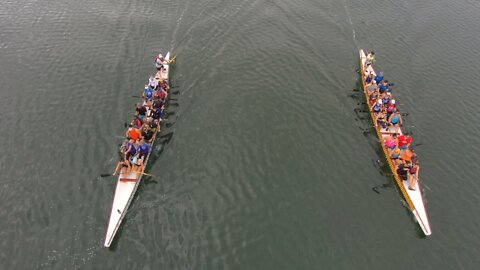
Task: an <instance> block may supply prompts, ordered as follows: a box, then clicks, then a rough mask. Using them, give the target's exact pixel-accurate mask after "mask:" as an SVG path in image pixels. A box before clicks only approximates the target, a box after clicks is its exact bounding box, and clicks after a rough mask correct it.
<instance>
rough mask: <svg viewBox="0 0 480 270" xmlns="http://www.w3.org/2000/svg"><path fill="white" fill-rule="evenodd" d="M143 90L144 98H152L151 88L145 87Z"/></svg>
mask: <svg viewBox="0 0 480 270" xmlns="http://www.w3.org/2000/svg"><path fill="white" fill-rule="evenodd" d="M143 91H144V92H145V97H146V98H152V97H153V89H152V88H150V87H149V88H147V89H145V90H143Z"/></svg>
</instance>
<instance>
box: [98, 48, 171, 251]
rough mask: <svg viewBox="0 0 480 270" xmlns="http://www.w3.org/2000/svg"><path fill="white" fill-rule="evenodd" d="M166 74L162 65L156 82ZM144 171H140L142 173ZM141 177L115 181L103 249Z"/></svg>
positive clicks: (126, 176) (135, 175)
mask: <svg viewBox="0 0 480 270" xmlns="http://www.w3.org/2000/svg"><path fill="white" fill-rule="evenodd" d="M169 58H170V53H167V54H166V56H165V60H167V62H168V60H169ZM168 72H169V65H168V64H167V65H164V69H163V70H162V71H161V72H160V71H159V72H158V73H157V74H156V79H157V80H168ZM156 136H157V132H155V134H154V137H153V139H152V145H151V147H150V152H149V153H148V155H147V158H146V159H145V162H144V167H143V170H145V168H146V167H147V163H148V159H149V158H150V154H151V153H152V150H153V144H154V143H155V139H156ZM143 172H144V171H142V173H143ZM142 175H143V174H139V173H135V172H130V173H125V174H124V173H120V175H119V176H118V180H117V188H116V190H115V197H114V198H113V205H112V211H111V213H110V222H109V223H108V229H107V235H106V236H105V243H104V245H105V247H109V246H110V245H111V244H112V241H113V239H114V238H115V234H116V233H117V231H118V228H119V227H120V225H121V224H122V220H123V218H124V217H125V214H126V213H127V210H128V207H129V206H130V203H131V202H132V199H133V197H134V196H135V192H136V191H137V188H138V186H139V184H140V181H141V180H142Z"/></svg>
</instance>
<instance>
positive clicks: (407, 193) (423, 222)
mask: <svg viewBox="0 0 480 270" xmlns="http://www.w3.org/2000/svg"><path fill="white" fill-rule="evenodd" d="M365 62H366V55H365V52H364V51H363V50H360V74H361V76H362V87H363V92H364V94H365V100H366V103H367V106H368V108H369V110H370V116H371V118H372V121H373V124H374V126H375V131H376V133H377V136H378V138H379V139H380V142H381V145H382V150H383V153H384V154H385V157H386V159H387V162H388V166H389V167H390V170H391V171H392V174H393V176H394V178H395V182H396V183H397V185H398V187H399V189H400V191H401V193H402V195H403V197H404V198H405V201H406V202H407V205H408V208H409V209H410V211H412V213H413V215H414V216H415V219H416V220H417V222H418V225H420V227H421V228H422V231H423V233H424V234H425V235H431V234H432V231H431V229H430V222H429V221H428V217H427V212H426V210H425V205H424V204H423V197H422V189H421V187H420V181H417V182H416V184H415V190H410V189H408V181H402V180H401V179H400V177H399V176H398V174H397V168H396V166H395V164H394V163H393V162H392V160H391V159H390V157H389V155H388V151H387V148H386V146H385V144H384V143H383V141H384V140H385V139H387V138H388V136H389V131H387V130H385V129H383V128H382V127H379V126H378V124H377V122H376V121H375V114H374V113H373V112H372V105H370V103H369V102H368V101H369V97H368V92H367V86H366V83H365V79H366V77H367V75H368V74H369V73H370V72H371V73H372V74H373V75H374V76H375V75H376V74H375V71H374V70H373V68H372V65H369V66H368V67H365ZM398 133H399V134H402V130H401V129H400V128H399V129H398Z"/></svg>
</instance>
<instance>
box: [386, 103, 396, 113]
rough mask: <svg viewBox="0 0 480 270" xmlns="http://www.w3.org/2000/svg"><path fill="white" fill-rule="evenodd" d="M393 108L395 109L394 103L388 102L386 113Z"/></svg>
mask: <svg viewBox="0 0 480 270" xmlns="http://www.w3.org/2000/svg"><path fill="white" fill-rule="evenodd" d="M394 110H395V104H388V106H387V113H393V111H394Z"/></svg>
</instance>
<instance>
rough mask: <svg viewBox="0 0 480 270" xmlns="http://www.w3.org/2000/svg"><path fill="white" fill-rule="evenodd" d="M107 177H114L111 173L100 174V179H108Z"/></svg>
mask: <svg viewBox="0 0 480 270" xmlns="http://www.w3.org/2000/svg"><path fill="white" fill-rule="evenodd" d="M107 176H112V175H111V174H109V173H103V174H100V177H107Z"/></svg>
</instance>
